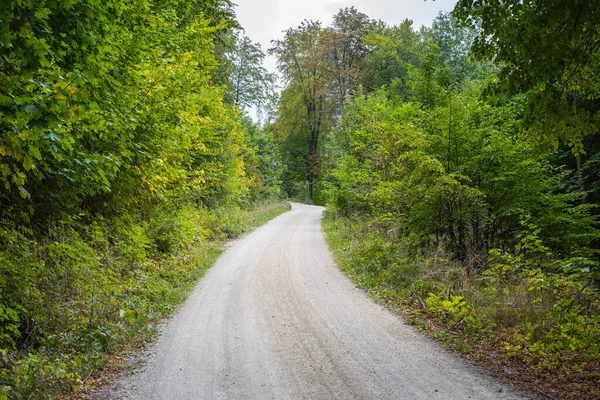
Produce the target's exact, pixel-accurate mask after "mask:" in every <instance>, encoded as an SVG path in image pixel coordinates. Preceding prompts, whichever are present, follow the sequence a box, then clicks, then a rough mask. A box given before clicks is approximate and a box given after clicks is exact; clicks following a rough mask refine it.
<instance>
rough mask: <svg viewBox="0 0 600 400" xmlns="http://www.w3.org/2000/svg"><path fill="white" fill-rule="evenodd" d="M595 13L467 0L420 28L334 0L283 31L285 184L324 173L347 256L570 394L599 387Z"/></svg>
mask: <svg viewBox="0 0 600 400" xmlns="http://www.w3.org/2000/svg"><path fill="white" fill-rule="evenodd" d="M597 27H598V13H597V10H595V9H594V7H593V6H591V5H590V4H589V3H588V2H583V1H582V2H567V1H564V2H555V3H553V6H548V5H545V3H544V2H536V1H533V2H525V3H522V2H513V1H501V2H499V3H498V2H492V1H486V0H479V1H459V3H458V5H457V7H456V10H455V11H454V14H453V15H452V16H450V15H440V16H438V17H437V18H436V19H435V20H434V21H433V24H432V26H431V27H423V28H421V29H420V30H415V29H414V27H413V26H412V22H411V21H408V20H407V21H404V22H403V23H402V24H400V25H399V26H387V25H386V24H384V23H382V22H380V21H373V20H370V19H369V18H368V17H367V16H366V15H364V14H362V13H360V12H358V11H357V10H355V9H352V8H351V9H345V10H340V12H339V13H338V14H337V15H336V16H335V17H334V20H333V24H332V26H331V27H327V28H325V27H322V26H321V24H319V23H315V22H305V23H304V24H302V25H301V26H300V27H298V28H297V29H290V30H288V31H287V32H286V40H285V41H282V42H279V43H277V44H276V47H275V50H276V51H275V53H276V54H278V55H280V57H282V58H280V67H281V69H282V72H284V73H286V72H287V78H288V86H287V88H286V89H285V90H284V92H283V96H282V98H281V105H280V114H279V117H278V119H277V120H276V122H275V124H274V129H275V130H276V132H277V135H276V138H277V139H278V140H279V141H280V143H281V147H282V153H283V157H284V161H285V162H286V163H287V164H288V172H286V174H287V175H286V176H287V177H288V178H289V180H290V181H288V182H287V183H286V185H284V189H285V190H287V191H288V193H289V194H290V195H294V194H299V195H301V196H303V195H304V193H305V192H304V191H303V190H305V189H304V188H305V187H306V185H307V182H308V183H309V184H310V181H311V179H312V180H313V183H312V186H313V189H312V192H311V191H310V190H309V193H308V195H309V196H310V195H311V194H312V200H313V201H315V202H320V203H323V204H326V205H327V213H326V218H325V228H326V231H327V233H328V238H329V241H330V244H331V245H332V247H333V248H334V250H335V253H336V256H337V259H338V262H339V264H340V265H341V266H342V268H343V269H345V270H346V271H347V272H348V273H349V274H350V275H351V276H352V277H353V278H354V279H355V280H356V281H357V283H358V284H359V285H360V286H362V287H364V288H367V289H369V290H370V291H372V292H373V293H375V294H376V295H378V296H380V297H381V298H382V299H383V300H384V301H389V302H392V303H394V304H398V303H401V304H403V305H404V306H405V307H406V308H407V309H409V310H411V311H410V312H411V313H412V314H413V315H420V316H421V317H426V318H428V319H429V320H430V321H433V322H432V323H431V324H424V325H427V326H435V325H436V324H437V325H438V328H436V329H434V330H435V331H436V333H435V334H436V335H437V336H438V337H441V338H444V339H446V340H448V341H449V342H451V344H452V346H453V347H454V348H455V349H457V350H461V351H464V352H465V353H469V354H471V355H473V356H474V357H483V358H485V357H484V356H485V354H486V353H487V354H488V355H489V353H493V354H494V355H493V357H488V359H491V360H492V362H495V363H496V364H500V365H501V367H499V368H498V369H499V370H500V371H506V370H512V371H518V372H515V374H519V375H520V376H521V377H520V378H519V379H518V380H520V383H522V384H523V386H525V387H527V388H529V389H532V390H540V391H543V392H545V393H546V394H547V395H550V396H556V397H565V398H597V397H598V396H600V392H598V376H599V373H600V293H599V286H598V285H599V283H600V264H599V259H598V243H599V239H600V237H599V233H600V232H599V231H598V225H597V218H598V213H599V211H598V210H599V209H598V205H597V188H598V185H597V160H596V159H597V158H598V154H599V153H598V145H597V144H598V116H599V115H600V114H599V112H600V107H599V104H598V93H599V92H598V88H599V87H600V81H599V80H598V71H599V68H600V63H599V62H598V56H599V54H600V53H599V46H598V43H600V42H598V31H597ZM307 37H310V39H311V40H307ZM290 58H291V61H293V62H291V61H290ZM532 60H533V61H532ZM302 68H305V69H310V71H311V72H310V73H311V75H308V74H306V73H305V74H302V71H303V70H302ZM307 77H308V78H307ZM315 105H316V106H315ZM301 118H304V119H305V121H304V122H303V121H301V120H299V119H301ZM310 121H318V122H319V123H318V125H317V126H318V128H319V130H318V132H317V133H318V139H319V141H318V143H316V144H314V146H313V147H311V146H312V143H313V142H312V141H313V139H314V137H315V129H314V127H315V124H314V123H313V124H312V125H311V122H310ZM306 143H309V146H308V147H307V146H306ZM417 320H418V319H416V320H415V321H417ZM432 324H433V325H432ZM486 357H487V356H486ZM498 360H499V361H498Z"/></svg>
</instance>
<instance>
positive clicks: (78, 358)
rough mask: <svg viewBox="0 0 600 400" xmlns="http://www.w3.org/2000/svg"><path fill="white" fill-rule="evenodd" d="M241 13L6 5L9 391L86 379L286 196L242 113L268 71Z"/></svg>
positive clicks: (142, 337)
mask: <svg viewBox="0 0 600 400" xmlns="http://www.w3.org/2000/svg"><path fill="white" fill-rule="evenodd" d="M232 10H233V4H232V3H230V2H229V1H228V0H214V1H201V2H190V1H179V0H173V1H152V0H134V1H129V2H121V1H104V2H88V1H66V2H65V1H59V2H54V1H38V0H36V1H8V2H3V4H2V6H0V21H1V22H0V41H1V42H0V43H1V46H0V399H46V398H47V399H50V398H65V397H68V396H69V395H72V394H74V393H77V392H79V391H81V390H82V388H83V387H84V386H85V385H86V384H88V383H90V382H91V381H93V380H94V379H95V377H96V375H97V374H98V372H99V371H100V370H102V369H103V368H104V367H105V365H106V363H107V360H108V356H109V355H111V354H115V353H118V352H120V351H122V350H123V348H124V347H127V346H130V345H131V343H137V344H138V345H143V344H144V342H145V341H146V340H148V339H149V338H151V337H152V333H153V331H154V330H155V327H156V324H157V323H159V321H160V319H161V318H163V317H164V316H166V315H168V314H169V313H170V312H171V311H172V310H173V309H174V307H176V305H177V304H179V303H180V302H181V301H182V300H183V299H184V297H185V295H186V293H187V292H188V290H189V289H190V288H191V287H192V286H193V284H194V283H195V282H196V281H197V280H198V279H199V278H200V277H201V276H202V274H203V273H204V271H205V270H206V269H207V268H208V267H209V266H210V265H211V263H212V262H213V261H214V260H215V258H216V256H217V255H218V254H219V252H220V248H221V244H222V243H223V241H224V240H227V239H229V238H234V237H237V236H239V235H240V234H242V233H243V232H245V231H247V230H248V229H249V228H250V227H251V226H256V225H257V224H260V223H264V222H265V221H266V220H268V219H269V218H272V217H273V216H275V215H277V214H278V213H281V212H283V211H284V210H287V209H288V207H289V206H288V205H287V203H282V202H281V201H280V200H279V199H280V198H281V194H280V190H279V187H280V182H281V176H280V175H281V172H280V171H281V157H280V155H279V151H278V148H277V146H276V144H275V142H274V141H273V139H272V136H271V134H270V133H268V132H266V131H264V130H263V129H262V128H261V127H260V126H259V125H258V124H255V123H253V122H252V121H250V119H249V118H248V117H247V116H245V115H244V109H245V108H247V107H249V106H251V105H254V104H261V105H263V106H264V104H266V103H268V102H270V101H271V96H272V89H273V77H272V76H270V75H269V74H268V73H266V71H265V70H264V68H263V67H262V65H261V63H262V59H263V58H264V53H263V52H262V51H261V50H260V47H258V46H257V45H255V44H253V43H251V42H249V41H248V40H247V38H244V37H243V35H242V31H241V30H240V29H239V28H240V27H239V26H238V24H237V22H236V20H235V15H234V13H233V11H232ZM240 65H242V66H244V68H245V71H241V72H240V71H239V67H240ZM240 73H243V74H244V76H246V77H248V76H251V79H246V80H244V81H243V85H242V84H241V81H240V79H238V78H237V77H238V75H239V74H240Z"/></svg>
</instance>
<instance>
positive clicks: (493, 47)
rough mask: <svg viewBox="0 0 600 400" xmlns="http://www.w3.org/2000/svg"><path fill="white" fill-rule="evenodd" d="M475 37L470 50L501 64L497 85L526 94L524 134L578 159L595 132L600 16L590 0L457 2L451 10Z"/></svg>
mask: <svg viewBox="0 0 600 400" xmlns="http://www.w3.org/2000/svg"><path fill="white" fill-rule="evenodd" d="M453 14H454V16H456V17H457V18H458V19H459V20H460V21H461V22H462V23H463V24H465V25H467V26H472V27H477V28H478V29H479V32H478V34H477V36H476V38H475V41H474V44H473V51H474V53H475V55H476V56H477V57H479V58H480V59H483V58H486V59H490V60H494V61H495V62H496V63H501V64H502V69H501V73H500V77H499V78H500V81H499V85H498V86H497V88H498V89H499V90H500V91H501V92H503V93H506V94H518V93H526V94H527V95H528V98H529V107H528V110H527V113H526V116H525V135H526V136H527V137H529V138H530V139H532V141H534V142H536V143H537V144H538V145H539V146H540V147H544V148H547V149H548V148H549V149H556V148H557V146H558V143H559V141H560V142H563V143H564V144H566V145H568V146H569V147H570V148H571V150H572V152H573V153H574V154H575V155H576V156H577V157H578V161H577V168H578V169H580V168H581V160H580V158H579V156H580V155H581V154H584V153H585V151H584V138H585V137H587V136H590V135H593V134H595V133H596V132H598V126H597V123H596V122H595V120H596V119H597V118H598V111H599V107H598V103H597V100H598V99H599V98H600V40H599V39H600V31H599V30H598V26H599V24H600V11H599V9H598V6H597V4H595V2H593V1H588V0H558V1H553V2H547V1H542V0H530V1H518V0H500V1H497V0H459V2H458V3H457V5H456V7H455V9H454V11H453Z"/></svg>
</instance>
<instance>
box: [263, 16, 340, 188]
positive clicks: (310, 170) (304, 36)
mask: <svg viewBox="0 0 600 400" xmlns="http://www.w3.org/2000/svg"><path fill="white" fill-rule="evenodd" d="M321 32H322V28H321V23H320V22H314V21H303V22H302V24H300V26H299V27H298V28H296V29H292V28H290V29H288V30H287V31H285V35H284V38H283V39H282V40H275V41H273V42H272V43H273V47H272V48H271V49H269V53H270V54H273V55H275V56H277V67H278V69H279V71H280V72H281V73H282V75H283V77H284V79H285V81H286V83H287V85H288V87H287V88H286V91H287V92H289V93H290V94H292V93H293V94H294V95H293V96H292V97H295V98H297V99H298V102H297V103H296V104H297V106H298V107H301V109H300V110H298V111H299V113H298V114H299V116H301V117H302V123H301V124H300V125H299V126H298V128H299V129H302V130H303V132H306V135H307V136H308V141H307V142H308V143H307V144H308V149H307V152H306V159H305V163H306V181H307V186H308V188H307V189H308V197H309V198H311V199H312V198H313V194H314V181H315V176H316V175H317V172H318V168H319V165H320V160H319V151H318V149H319V139H320V137H321V135H322V133H323V132H324V131H325V125H326V124H327V115H328V113H327V111H326V110H327V107H328V99H327V94H328V92H327V84H328V81H327V74H326V72H325V71H326V68H325V65H324V64H325V63H326V60H325V59H324V58H323V57H322V56H321V52H320V48H319V37H320V34H321ZM284 98H285V96H284Z"/></svg>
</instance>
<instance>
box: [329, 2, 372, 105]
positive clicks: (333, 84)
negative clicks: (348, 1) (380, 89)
mask: <svg viewBox="0 0 600 400" xmlns="http://www.w3.org/2000/svg"><path fill="white" fill-rule="evenodd" d="M374 24H375V21H373V20H371V19H369V17H368V16H367V15H366V14H363V13H361V12H359V11H358V10H357V9H356V8H354V7H347V8H344V9H341V10H340V11H339V12H338V13H337V14H336V15H335V16H334V17H333V25H332V27H331V28H327V29H325V30H323V32H322V33H321V36H320V38H319V45H320V47H321V48H322V49H321V51H322V52H323V56H324V57H326V58H328V59H329V65H328V72H329V73H330V83H329V85H330V91H331V96H332V97H334V98H335V99H336V103H337V108H338V110H337V111H338V113H339V112H340V111H341V107H342V106H343V105H344V103H345V102H346V100H347V99H348V96H349V95H350V94H352V92H354V91H356V89H357V88H358V82H359V77H360V73H361V70H362V64H363V60H364V58H365V56H366V55H367V54H368V48H367V46H366V45H365V43H363V41H362V37H363V36H364V35H365V34H366V33H367V32H368V31H369V30H370V29H371V28H372V27H373V25H374Z"/></svg>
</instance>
